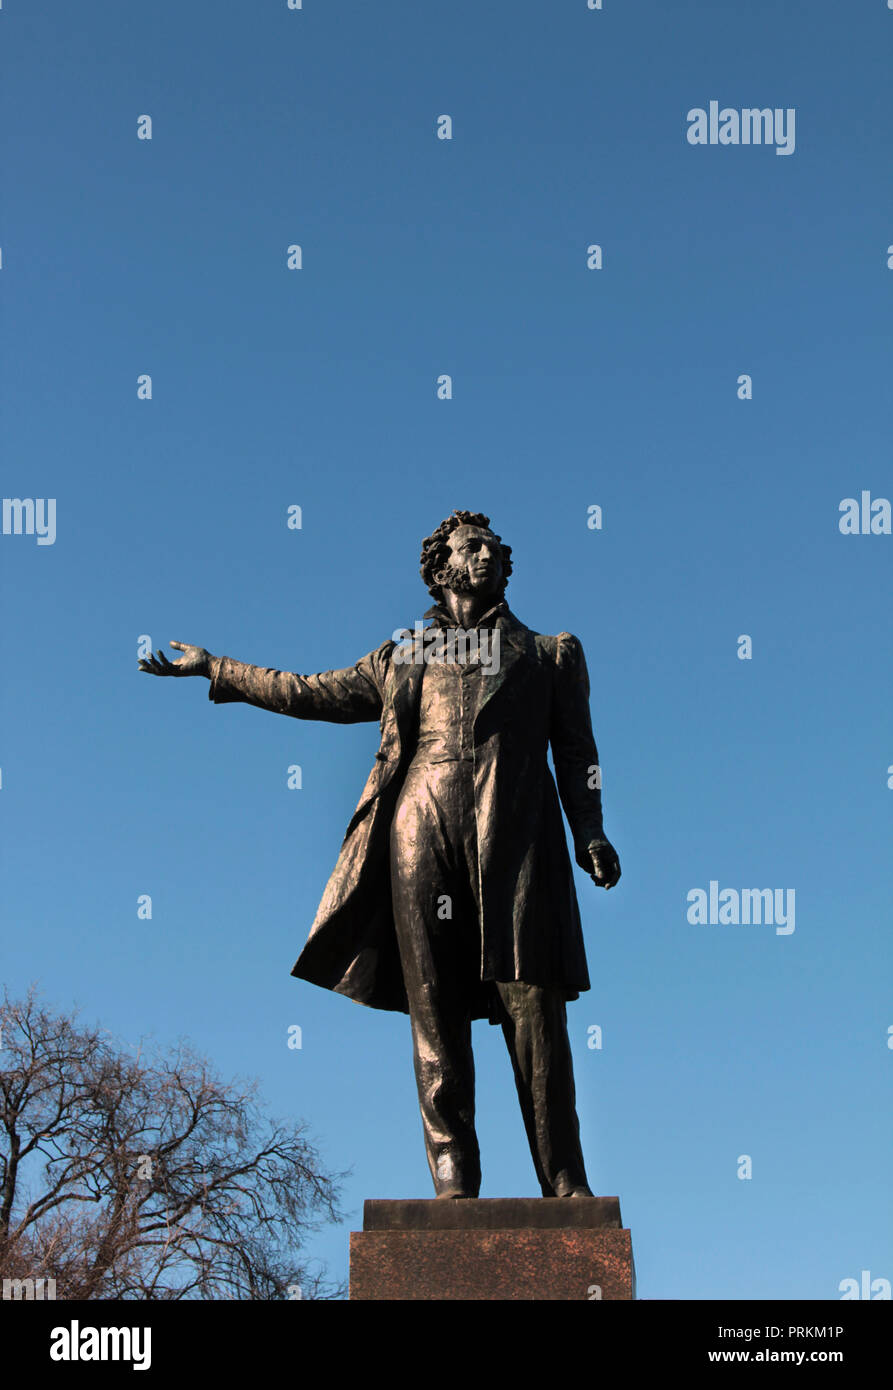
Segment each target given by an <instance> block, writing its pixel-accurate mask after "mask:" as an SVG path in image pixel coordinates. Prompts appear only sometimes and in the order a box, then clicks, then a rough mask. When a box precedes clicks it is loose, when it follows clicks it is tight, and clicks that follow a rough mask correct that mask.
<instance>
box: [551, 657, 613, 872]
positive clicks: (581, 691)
mask: <svg viewBox="0 0 893 1390" xmlns="http://www.w3.org/2000/svg"><path fill="white" fill-rule="evenodd" d="M556 642H557V647H556V656H555V684H554V691H553V699H552V720H551V725H550V729H549V742H550V743H551V745H552V759H553V762H554V763H555V780H556V782H557V783H558V794H559V796H560V797H561V804H562V806H563V807H564V814H565V815H566V816H567V819H568V824H569V825H570V828H571V834H572V835H573V838H574V858H575V859H576V861H577V863H578V864H579V866H580V868H581V869H585V870H586V871H587V873H591V872H592V858H591V856H590V854H589V852H588V846H589V845H590V844H591V843H592V841H593V840H603V839H604V838H605V832H604V827H603V825H602V796H601V790H600V788H601V773H600V771H599V762H598V749H597V748H596V746H595V738H594V736H593V733H592V720H591V718H590V715H589V673H588V671H587V670H586V658H585V657H584V655H583V648H582V646H581V644H580V641H579V638H577V637H573V636H572V635H571V634H570V633H569V632H560V633H559V634H558V637H557V639H556Z"/></svg>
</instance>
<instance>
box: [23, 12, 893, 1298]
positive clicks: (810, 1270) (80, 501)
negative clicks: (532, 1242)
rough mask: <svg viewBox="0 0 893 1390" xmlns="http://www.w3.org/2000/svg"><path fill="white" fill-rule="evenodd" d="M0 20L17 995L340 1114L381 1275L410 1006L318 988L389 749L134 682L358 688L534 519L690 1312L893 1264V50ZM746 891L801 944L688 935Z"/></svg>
mask: <svg viewBox="0 0 893 1390" xmlns="http://www.w3.org/2000/svg"><path fill="white" fill-rule="evenodd" d="M0 24H2V45H3V57H2V64H3V69H4V73H3V86H2V98H0V100H2V108H0V110H2V121H0V129H2V136H0V140H2V158H3V161H4V165H5V177H4V185H5V190H6V191H5V195H4V199H3V211H2V219H0V227H2V235H0V243H2V257H3V260H2V267H3V268H2V272H0V289H2V295H3V322H4V331H3V337H2V343H3V346H2V353H3V357H2V383H3V385H2V401H3V420H4V424H3V429H4V436H5V444H4V450H3V455H4V467H3V487H2V492H3V495H4V496H14V497H46V498H48V497H54V498H55V499H56V501H57V523H56V524H57V536H56V540H55V544H53V545H51V546H50V545H46V546H38V545H37V544H36V540H35V538H34V537H26V536H14V535H10V536H6V535H4V536H0V565H2V580H3V584H2V593H3V597H2V623H0V630H2V650H0V660H2V671H3V676H2V728H3V735H2V743H0V767H2V792H0V806H2V812H3V881H4V892H3V919H4V920H3V937H2V961H0V973H2V978H3V980H4V981H5V982H6V983H8V985H9V986H10V988H11V989H12V991H13V993H22V992H24V990H25V988H26V986H27V984H28V983H29V982H30V981H32V980H37V981H39V983H40V985H41V987H42V989H43V991H44V993H45V996H46V997H47V999H48V1000H50V1001H51V1002H54V1003H56V1004H58V1005H59V1006H61V1007H66V1008H67V1007H69V1006H70V1005H72V1004H74V1003H78V1004H79V1005H80V1006H81V1007H82V1008H83V1010H84V1014H85V1016H86V1017H87V1018H88V1019H90V1020H91V1021H92V1020H98V1021H99V1022H101V1024H102V1025H103V1026H105V1027H108V1028H110V1029H112V1030H113V1031H114V1032H116V1033H118V1034H120V1035H121V1036H123V1037H124V1038H126V1039H127V1040H129V1041H134V1042H135V1041H136V1039H137V1038H138V1037H140V1036H143V1035H151V1036H154V1038H155V1039H156V1040H157V1041H158V1042H159V1043H162V1044H166V1043H169V1042H172V1041H173V1040H174V1039H175V1038H177V1037H179V1036H181V1035H185V1036H188V1037H189V1038H191V1039H192V1040H193V1042H194V1043H195V1044H196V1045H197V1046H198V1047H199V1048H201V1049H202V1050H203V1051H205V1052H206V1053H207V1054H208V1055H209V1056H210V1057H211V1058H212V1059H213V1060H214V1062H215V1063H216V1064H217V1065H218V1066H219V1067H220V1068H221V1070H222V1071H223V1072H224V1073H225V1074H235V1073H238V1074H242V1075H256V1076H258V1077H259V1078H260V1079H261V1083H262V1089H263V1092H264V1094H265V1096H266V1098H267V1101H268V1104H269V1107H270V1109H271V1110H272V1111H273V1112H274V1113H277V1114H279V1115H282V1116H285V1117H297V1116H303V1117H305V1118H306V1119H307V1121H308V1122H309V1124H310V1126H311V1129H312V1131H313V1132H314V1134H315V1135H316V1136H317V1138H318V1140H319V1143H320V1145H321V1148H322V1151H323V1154H324V1156H325V1158H326V1161H327V1162H328V1163H329V1164H330V1166H331V1167H333V1168H342V1167H347V1166H348V1165H352V1166H353V1176H352V1178H351V1180H350V1183H349V1185H348V1187H347V1191H346V1202H347V1207H348V1210H349V1213H350V1216H349V1219H348V1221H347V1222H346V1223H345V1225H344V1227H343V1228H341V1229H337V1230H335V1229H330V1230H328V1231H327V1232H326V1233H324V1234H323V1235H321V1236H320V1237H319V1238H318V1239H317V1240H316V1241H315V1242H314V1246H313V1249H314V1251H315V1253H316V1254H318V1255H319V1256H320V1258H324V1259H326V1260H327V1261H328V1262H329V1265H330V1269H331V1271H332V1273H334V1274H342V1275H346V1270H347V1232H348V1230H349V1229H358V1228H359V1225H360V1222H361V1206H362V1201H363V1199H364V1198H367V1197H390V1198H397V1197H411V1196H429V1195H432V1189H431V1184H430V1179H429V1175H428V1170H427V1166H426V1163H425V1158H424V1150H423V1145H422V1137H421V1126H420V1121H419V1117H418V1110H417V1105H416V1099H415V1090H414V1082H413V1076H412V1064H411V1054H410V1038H409V1025H408V1020H407V1019H406V1018H405V1017H403V1016H400V1015H388V1014H384V1013H376V1012H372V1011H369V1010H366V1009H364V1008H362V1007H360V1006H358V1005H356V1004H353V1003H351V1002H350V1001H348V1000H346V999H343V998H340V997H337V996H335V995H332V994H329V993H328V992H326V991H323V990H319V989H316V988H314V987H313V986H311V985H309V984H304V983H299V982H298V981H296V980H294V979H292V978H290V975H289V971H290V969H291V966H292V963H293V961H294V959H295V957H296V956H297V954H298V952H299V950H300V948H301V946H302V944H303V942H304V940H305V938H306V934H307V931H308V928H309V925H310V923H311V921H312V919H313V916H314V913H315V911H316V906H317V903H318V901H319V898H320V896H321V894H322V891H323V888H324V886H325V882H326V879H327V876H328V874H329V872H330V870H331V868H332V867H333V865H334V862H335V858H336V856H337V851H338V847H339V844H340V841H341V836H342V834H343V832H344V829H345V827H346V825H347V822H348V820H349V819H350V816H351V814H352V812H353V809H354V807H355V805H356V802H357V799H358V797H359V793H360V791H361V789H362V786H363V783H364V781H365V778H366V774H367V771H368V768H369V765H370V764H371V762H372V758H373V754H374V752H375V749H376V747H377V734H378V729H377V726H376V725H375V724H371V725H357V726H353V727H349V728H344V727H338V726H335V725H321V724H302V723H299V722H297V721H291V720H285V719H283V718H281V717H277V716H274V715H272V714H268V713H264V712H261V711H258V710H256V709H252V708H249V707H247V706H244V707H239V706H225V707H223V706H222V707H220V708H217V707H214V706H212V705H210V704H209V703H208V700H207V684H206V682H205V681H204V680H200V679H199V680H195V681H180V682H174V681H167V682H162V681H158V680H154V679H152V678H150V677H148V676H145V675H140V674H139V673H138V671H137V643H138V639H139V638H140V636H141V635H142V634H148V635H149V636H151V638H152V640H153V642H154V644H155V645H156V646H159V645H161V644H164V643H167V641H168V640H169V639H171V638H177V639H179V640H182V641H187V642H194V643H197V644H201V645H204V646H206V647H208V648H209V649H210V650H211V651H212V652H215V653H225V654H227V655H230V656H234V657H238V658H240V659H241V660H244V661H251V662H256V663H258V664H261V665H270V666H277V667H281V668H284V669H289V670H296V671H300V672H311V671H319V670H325V669H329V668H334V667H339V666H343V665H347V664H350V663H351V662H353V661H355V660H356V659H357V658H358V657H360V656H361V655H363V654H364V653H366V652H368V651H370V650H371V649H372V648H374V647H376V646H377V645H378V644H379V643H380V642H381V641H382V640H383V639H384V638H385V637H388V636H390V634H391V632H392V631H393V629H394V628H395V627H398V626H403V625H410V626H411V624H412V622H413V620H414V619H415V618H416V617H418V616H420V615H421V613H422V612H423V611H424V609H425V607H427V604H428V601H429V600H428V599H427V596H426V594H425V592H424V589H423V587H422V585H421V582H420V580H419V578H418V552H419V545H420V541H421V539H422V537H423V536H424V535H426V534H427V533H428V532H429V531H430V530H432V529H433V527H434V526H436V525H437V523H438V522H439V521H440V520H441V518H442V517H443V516H445V515H446V514H447V513H448V512H449V511H450V510H451V509H452V508H453V507H468V508H472V509H480V510H484V511H487V512H489V513H490V515H491V517H492V519H493V524H494V526H495V528H496V529H497V530H498V531H499V532H501V534H502V536H503V537H504V538H505V539H506V540H507V541H508V542H509V543H510V544H511V545H512V546H513V548H514V559H515V574H514V576H513V577H512V580H511V583H510V586H509V590H508V594H507V597H508V599H509V602H510V604H511V606H512V608H513V609H514V611H515V612H516V613H517V614H518V616H519V617H520V618H521V619H522V620H523V621H524V622H526V623H527V624H528V625H529V626H530V627H533V628H535V629H537V630H539V631H543V632H558V631H562V630H568V631H571V632H574V633H576V634H577V635H578V636H579V637H580V639H581V641H582V643H583V646H584V649H585V652H586V655H587V659H588V663H589V669H590V675H591V679H592V687H593V689H592V712H593V721H594V727H595V732H596V737H597V740H598V743H599V751H600V754H601V760H602V764H603V768H604V778H605V785H604V802H605V812H606V828H607V831H608V834H609V835H610V836H611V838H612V839H613V841H614V843H615V844H616V846H617V849H618V851H619V854H620V857H621V862H622V865H623V878H622V880H621V882H620V884H619V885H618V887H617V888H616V889H615V890H612V892H611V893H610V894H605V893H603V892H599V891H597V890H596V889H595V888H594V886H593V885H592V883H591V882H590V880H589V879H588V878H586V876H585V875H583V874H581V873H580V874H578V883H577V886H578V893H579V897H580V903H581V910H582V913H583V918H584V928H585V934H586V942H587V951H588V956H589V964H590V973H591V976H592V981H593V988H592V990H591V992H590V993H589V994H587V995H584V996H583V997H582V998H581V999H580V1000H579V1001H578V1002H577V1003H576V1004H574V1005H572V1006H571V1007H570V1009H569V1021H570V1031H571V1037H572V1040H573V1046H574V1055H575V1065H576V1073H577V1086H578V1097H579V1110H580V1116H581V1124H582V1130H583V1139H584V1147H585V1152H586V1155H587V1159H588V1163H589V1168H590V1172H591V1180H592V1183H593V1186H594V1188H595V1190H596V1191H597V1192H599V1193H604V1194H615V1193H616V1194H619V1196H620V1199H621V1204H622V1211H623V1216H624V1220H625V1222H626V1224H627V1225H629V1226H631V1228H632V1231H633V1242H634V1250H635V1255H636V1261H637V1267H638V1274H639V1292H640V1294H641V1296H642V1297H647V1298H674V1297H675V1298H678V1297H681V1298H691V1299H698V1298H714V1297H718V1298H729V1299H750V1298H776V1297H777V1298H791V1297H806V1298H816V1299H835V1298H838V1297H839V1293H838V1285H839V1283H840V1281H841V1280H842V1279H845V1278H849V1277H854V1278H856V1279H858V1278H859V1277H860V1272H861V1271H862V1270H863V1269H868V1270H870V1271H871V1274H872V1277H873V1278H876V1277H886V1278H888V1279H893V1249H891V1244H893V1242H891V1225H893V1223H891V1212H890V1181H889V1172H890V1151H889V1143H890V1137H891V1135H890V1110H891V1106H890V1094H891V1093H890V1076H891V1068H893V1050H891V1049H889V1048H888V1047H887V1041H886V1040H887V1029H888V1027H889V1026H890V1025H891V1024H893V1005H891V998H890V980H891V945H890V940H891V931H890V926H891V923H890V897H891V858H890V851H889V843H890V839H889V836H890V809H891V806H893V791H891V790H890V789H889V788H888V786H887V767H888V765H890V764H893V740H891V737H890V726H889V719H888V714H889V704H890V694H891V681H890V675H891V669H890V667H891V663H890V630H889V621H888V613H889V599H890V591H889V580H888V576H889V559H890V549H891V545H893V539H891V537H889V536H882V535H868V536H861V535H860V536H843V535H841V533H840V531H839V527H838V521H839V511H838V508H839V504H840V502H841V500H842V499H843V498H846V497H856V498H858V497H860V494H861V492H862V490H863V489H864V490H868V491H869V492H870V493H871V496H872V497H873V498H876V497H881V496H883V497H888V498H889V497H890V496H891V489H893V482H891V469H890V419H891V384H890V383H891V373H890V364H891V317H890V297H891V288H893V272H891V270H889V269H888V268H887V263H886V262H887V254H886V248H887V246H888V245H889V244H890V243H893V196H891V184H890V130H891V128H893V87H891V83H890V63H891V44H893V11H890V10H888V9H887V8H886V6H885V4H884V3H883V0H872V3H864V4H859V5H850V6H844V5H840V4H837V3H831V0H810V2H809V3H806V0H799V2H798V3H793V2H791V0H788V2H787V3H785V4H782V5H779V4H778V3H777V0H755V2H754V3H751V4H750V5H748V6H746V7H742V6H740V5H737V4H732V3H729V0H722V3H712V2H710V0H699V3H675V4H672V5H668V4H666V3H660V0H640V3H621V0H605V8H604V10H603V11H602V12H593V11H589V10H588V9H587V7H586V4H585V3H584V0H561V3H553V4H549V5H547V4H534V3H532V0H520V3H518V2H514V0H513V2H512V3H510V2H509V0H492V2H491V3H487V4H480V3H471V0H457V3H454V4H452V5H450V6H447V7H443V6H436V5H432V4H418V3H410V0H403V3H395V0H382V3H376V4H369V3H360V0H342V3H328V4H324V3H322V2H321V0H305V7H304V9H303V10H301V11H291V10H289V9H288V8H287V5H286V0H275V3H274V0H263V3H259V2H256V3H253V4H251V5H245V4H242V3H239V4H236V3H232V0H226V2H225V3H220V0H217V3H211V0H188V3H182V0H180V3H174V2H173V0H161V3H156V4H153V5H149V6H132V5H122V4H121V3H120V0H85V3H82V4H79V5H76V6H72V5H71V4H70V3H62V0H46V3H43V4H41V5H30V6H25V5H19V4H16V3H14V2H13V3H10V4H8V5H4V6H3V10H2V14H0ZM711 100H716V101H718V102H719V103H720V105H721V106H728V107H732V108H736V109H740V108H743V107H752V106H757V107H763V106H770V107H772V108H774V107H779V108H784V109H787V108H789V107H790V108H794V110H795V112H796V148H795V151H794V153H793V154H792V155H789V156H786V157H779V156H778V155H776V153H775V151H774V149H773V148H771V147H769V148H767V147H765V146H764V147H760V148H756V147H747V148H745V147H743V146H710V147H703V146H702V147H697V146H692V145H690V144H689V143H688V142H687V140H686V130H687V124H686V113H687V112H688V111H689V109H691V108H694V107H703V108H707V107H708V104H709V102H710V101H711ZM443 114H448V115H450V116H451V117H452V120H453V139H452V141H449V142H448V141H441V140H438V139H437V138H436V137H435V123H436V120H437V118H438V116H440V115H443ZM141 115H150V116H151V117H152V121H153V138H152V140H151V141H141V140H138V139H137V120H138V117H140V116H141ZM292 243H298V244H300V245H301V246H302V248H303V267H304V268H303V269H302V270H301V271H289V270H288V269H287V266H286V250H287V247H288V246H289V245H290V244H292ZM593 243H598V244H600V245H601V246H602V247H603V254H604V267H603V269H602V270H600V271H590V270H588V269H587V267H586V248H587V246H589V245H590V244H593ZM142 373H148V374H150V375H151V378H152V385H153V398H152V400H151V401H141V400H138V399H137V378H138V377H139V376H140V374H142ZM441 373H449V374H450V375H451V376H452V379H453V399H452V400H450V401H441V400H438V399H437V398H436V394H435V382H436V378H437V377H438V375H439V374H441ZM742 373H747V374H749V375H751V376H752V379H753V399H752V400H749V401H742V400H739V399H738V395H737V390H738V384H737V383H738V377H739V375H740V374H742ZM290 504H298V505H300V506H301V507H302V509H303V522H304V524H303V529H302V530H300V531H292V530H289V529H288V528H287V526H286V511H287V508H288V506H289V505H290ZM593 504H598V505H600V506H601V507H602V508H603V527H602V529H601V530H600V531H597V530H590V529H589V528H588V527H587V509H588V507H589V506H591V505H593ZM741 634H747V635H749V636H750V637H751V638H752V643H753V657H752V660H748V661H742V660H739V659H738V656H737V644H738V638H739V636H740V635H741ZM292 763H299V764H300V765H301V767H302V769H303V788H302V789H301V790H300V791H289V790H288V788H287V783H286V778H287V768H288V766H289V764H292ZM711 880H713V881H716V882H717V883H718V884H719V886H720V888H737V889H741V888H745V887H772V888H779V889H791V888H792V889H794V890H795V893H796V929H795V931H794V932H793V933H792V934H789V935H778V934H776V933H775V931H774V929H773V928H772V927H769V926H765V925H764V926H760V927H734V926H725V925H714V926H709V925H693V924H691V923H689V921H688V920H687V907H688V904H687V894H688V893H689V891H690V890H692V889H695V888H703V889H705V890H706V889H707V887H708V885H709V883H710V882H711ZM140 894H150V895H151V897H152V903H153V915H152V920H151V921H141V920H139V919H138V917H137V899H138V896H139V895H140ZM292 1024H298V1025H300V1027H301V1028H302V1030H303V1047H302V1049H301V1050H300V1051H294V1050H289V1048H288V1047H287V1030H288V1027H289V1025H292ZM592 1024H598V1025H600V1027H601V1028H602V1030H603V1047H602V1049H601V1050H590V1049H589V1048H588V1047H587V1036H588V1029H589V1027H590V1025H592ZM475 1036H476V1040H477V1059H478V1072H479V1113H480V1137H481V1143H482V1150H483V1161H484V1186H483V1189H482V1195H483V1196H490V1197H494V1196H511V1195H515V1194H530V1195H535V1194H536V1193H537V1191H538V1189H537V1185H536V1182H535V1178H534V1174H533V1169H532V1165H531V1162H530V1158H529V1154H528V1152H527V1148H526V1144H525V1140H524V1136H523V1131H522V1126H521V1120H520V1114H519V1111H518V1107H517V1103H516V1100H515V1096H514V1090H513V1085H512V1080H511V1073H510V1068H509V1063H508V1058H507V1055H506V1052H505V1048H504V1045H503V1042H502V1038H501V1034H500V1032H499V1030H498V1029H495V1028H489V1027H488V1025H487V1024H486V1023H480V1024H478V1025H476V1033H475ZM743 1154H748V1155H750V1156H751V1158H752V1164H753V1176H752V1178H751V1179H749V1180H741V1179H739V1178H738V1176H737V1171H738V1158H739V1156H740V1155H743Z"/></svg>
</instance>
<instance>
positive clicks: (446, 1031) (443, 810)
mask: <svg viewBox="0 0 893 1390" xmlns="http://www.w3.org/2000/svg"><path fill="white" fill-rule="evenodd" d="M445 776H446V773H445V771H444V770H443V768H442V767H434V768H430V769H423V770H422V772H417V773H415V774H413V775H412V776H410V777H408V778H407V781H406V783H405V784H404V787H403V791H402V793H401V797H400V800H399V802H398V804H397V807H396V809H395V814H394V821H393V824H392V827H391V895H392V901H393V908H394V924H395V927H396V931H397V941H398V945H399V948H400V961H401V966H402V969H403V979H404V982H405V985H406V994H407V999H408V1002H409V1016H410V1021H411V1024H412V1041H413V1061H414V1065H415V1075H416V1084H417V1086H418V1095H419V1109H420V1111H421V1116H422V1127H423V1130H424V1136H425V1150H426V1152H427V1156H428V1166H429V1167H430V1169H431V1176H432V1178H433V1180H434V1189H435V1192H436V1194H437V1196H438V1197H476V1196H477V1195H478V1193H479V1191H480V1186H481V1160H480V1150H479V1148H478V1141H477V1135H476V1133H475V1128H474V1057H473V1054H472V1050H471V1015H470V1009H469V996H470V990H469V985H468V980H469V978H470V979H472V980H475V979H476V978H477V977H478V976H479V974H480V965H479V960H480V945H479V943H480V934H479V931H478V928H477V912H476V909H475V907H474V903H473V900H471V899H470V895H469V890H468V885H467V879H466V878H465V877H464V876H463V873H462V869H461V862H460V861H461V844H460V845H459V846H458V847H457V846H456V845H455V844H454V834H453V830H454V828H455V825H454V820H455V817H454V816H453V814H452V812H453V811H455V809H456V807H455V806H454V805H453V803H452V801H451V798H450V796H449V795H444V794H443V793H444V790H445V789H444V787H443V786H442V785H441V782H442V779H443V778H444V777H445ZM460 828H461V827H460ZM457 849H458V854H457Z"/></svg>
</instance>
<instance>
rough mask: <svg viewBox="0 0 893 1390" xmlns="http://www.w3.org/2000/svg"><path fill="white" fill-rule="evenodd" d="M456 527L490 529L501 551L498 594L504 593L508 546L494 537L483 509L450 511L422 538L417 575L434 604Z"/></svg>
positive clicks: (440, 592) (509, 565)
mask: <svg viewBox="0 0 893 1390" xmlns="http://www.w3.org/2000/svg"><path fill="white" fill-rule="evenodd" d="M460 526H480V527H481V528H482V529H483V530H485V531H490V534H491V536H492V537H493V539H494V540H495V541H496V543H497V544H498V545H499V548H500V550H501V551H502V580H501V584H500V593H504V592H505V586H506V584H507V583H508V579H509V575H510V574H511V572H512V558H511V557H512V547H511V546H510V545H503V544H502V537H501V536H497V535H496V532H495V531H493V530H491V527H490V518H489V517H488V516H484V513H483V512H455V511H454V512H453V514H452V516H448V517H447V519H446V521H442V522H441V523H440V525H439V526H438V528H437V530H436V531H433V532H432V533H431V535H430V536H427V537H426V538H425V540H423V541H422V559H421V571H420V572H421V576H422V579H423V581H424V583H425V586H426V588H427V590H428V593H429V594H430V595H431V597H432V598H435V599H437V601H438V603H439V602H440V601H441V599H442V598H443V577H444V570H445V569H447V568H448V567H449V564H450V548H449V538H450V536H451V535H452V534H453V532H454V531H455V530H457V528H458V527H460Z"/></svg>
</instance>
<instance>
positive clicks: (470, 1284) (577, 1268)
mask: <svg viewBox="0 0 893 1390" xmlns="http://www.w3.org/2000/svg"><path fill="white" fill-rule="evenodd" d="M635 1296H636V1275H635V1266H634V1264H633V1252H632V1242H631V1239H630V1232H629V1231H628V1230H627V1229H624V1227H623V1224H622V1222H621V1219H620V1201H619V1199H618V1198H617V1197H497V1198H478V1199H470V1198H459V1199H443V1200H431V1201H426V1200H424V1199H417V1200H410V1201H402V1202H386V1201H369V1202H366V1203H365V1204H364V1210H363V1229H362V1231H352V1232H351V1237H350V1297H351V1298H352V1299H367V1300H368V1299H511V1300H529V1299H551V1300H564V1299H583V1300H584V1301H585V1300H593V1299H604V1300H609V1299H612V1300H616V1299H634V1298H635Z"/></svg>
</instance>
